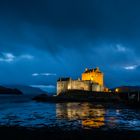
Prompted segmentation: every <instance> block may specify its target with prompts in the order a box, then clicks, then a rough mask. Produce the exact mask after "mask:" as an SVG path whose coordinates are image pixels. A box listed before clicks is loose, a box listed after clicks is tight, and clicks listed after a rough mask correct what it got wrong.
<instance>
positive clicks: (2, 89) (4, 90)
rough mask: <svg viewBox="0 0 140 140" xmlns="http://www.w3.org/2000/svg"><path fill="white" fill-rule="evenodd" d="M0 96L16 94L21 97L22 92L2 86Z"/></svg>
mask: <svg viewBox="0 0 140 140" xmlns="http://www.w3.org/2000/svg"><path fill="white" fill-rule="evenodd" d="M0 94H16V95H21V94H22V92H21V91H20V90H18V89H17V88H14V89H13V88H7V87H4V86H0Z"/></svg>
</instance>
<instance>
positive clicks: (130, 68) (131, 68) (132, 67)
mask: <svg viewBox="0 0 140 140" xmlns="http://www.w3.org/2000/svg"><path fill="white" fill-rule="evenodd" d="M137 67H139V65H131V66H126V67H124V69H126V70H135V69H136V68H137Z"/></svg>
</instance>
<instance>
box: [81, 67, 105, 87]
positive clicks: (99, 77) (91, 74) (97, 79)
mask: <svg viewBox="0 0 140 140" xmlns="http://www.w3.org/2000/svg"><path fill="white" fill-rule="evenodd" d="M82 80H83V81H89V80H90V81H92V82H94V83H97V84H99V85H100V86H104V74H103V73H102V72H101V71H100V70H99V68H98V67H97V68H95V69H87V68H86V69H85V71H84V72H83V73H82Z"/></svg>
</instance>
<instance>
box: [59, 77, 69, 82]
mask: <svg viewBox="0 0 140 140" xmlns="http://www.w3.org/2000/svg"><path fill="white" fill-rule="evenodd" d="M69 80H71V78H70V77H63V78H59V79H58V80H57V81H69Z"/></svg>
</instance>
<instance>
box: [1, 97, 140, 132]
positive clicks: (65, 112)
mask: <svg viewBox="0 0 140 140" xmlns="http://www.w3.org/2000/svg"><path fill="white" fill-rule="evenodd" d="M0 125H8V126H9V125H20V126H26V127H44V126H49V127H54V126H59V127H62V128H65V129H79V128H83V129H101V130H112V129H115V130H117V129H118V130H140V110H135V109H130V108H128V107H126V106H124V105H118V104H115V105H113V104H109V103H104V104H100V103H94V104H93V103H57V104H56V103H38V102H35V101H32V100H31V96H23V95H22V96H14V95H13V96H11V95H10V96H8V95H7V96H5V95H3V96H2V95H1V96H0Z"/></svg>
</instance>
